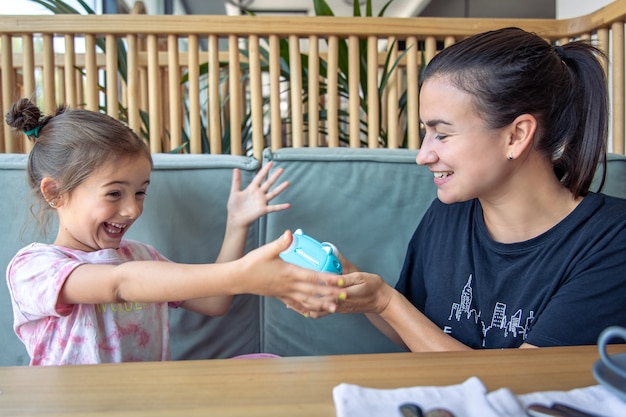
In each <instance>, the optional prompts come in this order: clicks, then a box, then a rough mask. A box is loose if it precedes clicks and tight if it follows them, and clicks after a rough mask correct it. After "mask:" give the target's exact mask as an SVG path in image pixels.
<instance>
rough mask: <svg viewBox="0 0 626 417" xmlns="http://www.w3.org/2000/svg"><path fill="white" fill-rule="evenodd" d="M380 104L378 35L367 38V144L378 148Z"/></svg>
mask: <svg viewBox="0 0 626 417" xmlns="http://www.w3.org/2000/svg"><path fill="white" fill-rule="evenodd" d="M379 111H380V106H379V104H378V37H377V36H374V35H372V36H368V38H367V146H368V147H370V148H378V132H379V131H380V117H379Z"/></svg>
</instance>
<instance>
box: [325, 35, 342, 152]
mask: <svg viewBox="0 0 626 417" xmlns="http://www.w3.org/2000/svg"><path fill="white" fill-rule="evenodd" d="M338 68H339V38H338V37H337V36H330V37H329V38H328V75H327V76H328V79H327V81H326V82H327V85H328V87H327V93H326V105H327V108H326V111H327V114H328V117H327V120H326V123H327V124H328V146H329V147H331V148H332V147H336V146H339V84H338V83H339V81H338V77H339V69H338Z"/></svg>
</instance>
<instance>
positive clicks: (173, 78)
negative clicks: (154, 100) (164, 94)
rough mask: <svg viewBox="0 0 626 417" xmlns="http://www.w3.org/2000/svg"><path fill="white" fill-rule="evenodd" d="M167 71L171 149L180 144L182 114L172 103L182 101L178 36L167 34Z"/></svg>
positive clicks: (178, 107)
mask: <svg viewBox="0 0 626 417" xmlns="http://www.w3.org/2000/svg"><path fill="white" fill-rule="evenodd" d="M167 56H168V72H167V75H168V76H167V85H168V87H169V102H170V105H169V106H168V108H169V113H170V145H171V147H172V149H175V148H178V147H179V146H180V145H182V142H183V141H182V131H183V124H182V115H181V108H180V106H178V105H174V103H180V102H181V101H182V98H181V91H180V66H179V64H178V36H176V35H168V37H167Z"/></svg>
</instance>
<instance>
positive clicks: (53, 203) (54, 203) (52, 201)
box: [48, 200, 57, 208]
mask: <svg viewBox="0 0 626 417" xmlns="http://www.w3.org/2000/svg"><path fill="white" fill-rule="evenodd" d="M48 204H50V207H52V208H55V207H56V206H57V202H56V201H54V200H51V201H48Z"/></svg>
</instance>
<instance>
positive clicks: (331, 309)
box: [328, 306, 337, 314]
mask: <svg viewBox="0 0 626 417" xmlns="http://www.w3.org/2000/svg"><path fill="white" fill-rule="evenodd" d="M336 310H337V307H336V306H330V308H329V309H328V312H329V313H331V314H332V313H334V312H335V311H336Z"/></svg>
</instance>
